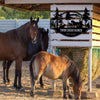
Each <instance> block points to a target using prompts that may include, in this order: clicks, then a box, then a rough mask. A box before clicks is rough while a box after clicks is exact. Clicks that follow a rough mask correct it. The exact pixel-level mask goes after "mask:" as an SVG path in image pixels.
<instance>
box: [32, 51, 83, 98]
mask: <svg viewBox="0 0 100 100" xmlns="http://www.w3.org/2000/svg"><path fill="white" fill-rule="evenodd" d="M30 74H31V85H32V87H31V96H34V94H35V92H34V90H35V83H36V80H38V79H39V78H40V77H41V75H44V76H46V77H48V78H49V79H53V80H56V79H62V81H63V97H64V98H66V81H67V79H68V78H69V77H71V78H72V79H73V83H74V84H73V90H74V95H75V98H76V99H79V98H80V96H81V89H82V83H83V81H82V79H81V77H80V72H79V69H78V68H77V67H76V65H75V64H74V62H73V61H71V60H70V59H69V58H68V57H60V56H55V55H51V54H50V53H48V52H45V51H42V52H39V53H38V54H36V55H35V56H33V57H32V61H31V63H30Z"/></svg>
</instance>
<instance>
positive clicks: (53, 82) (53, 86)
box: [52, 80, 56, 91]
mask: <svg viewBox="0 0 100 100" xmlns="http://www.w3.org/2000/svg"><path fill="white" fill-rule="evenodd" d="M55 90H56V83H55V80H52V91H55Z"/></svg>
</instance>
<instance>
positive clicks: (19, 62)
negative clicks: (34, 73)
mask: <svg viewBox="0 0 100 100" xmlns="http://www.w3.org/2000/svg"><path fill="white" fill-rule="evenodd" d="M21 66H22V59H17V60H16V68H15V80H14V87H16V89H20V88H21ZM17 78H18V79H19V81H18V86H17Z"/></svg>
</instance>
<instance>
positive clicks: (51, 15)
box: [50, 12, 93, 18]
mask: <svg viewBox="0 0 100 100" xmlns="http://www.w3.org/2000/svg"><path fill="white" fill-rule="evenodd" d="M62 13H63V12H59V14H62ZM79 13H80V14H83V13H84V12H79ZM54 14H55V12H51V13H50V17H51V18H53V17H54ZM89 14H90V16H89V17H90V18H92V15H93V14H92V12H90V13H89ZM65 17H66V14H64V15H62V18H65Z"/></svg>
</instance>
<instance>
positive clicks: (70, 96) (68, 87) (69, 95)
mask: <svg viewBox="0 0 100 100" xmlns="http://www.w3.org/2000/svg"><path fill="white" fill-rule="evenodd" d="M67 89H68V97H69V98H70V99H72V95H71V94H70V91H69V89H70V86H69V79H67Z"/></svg>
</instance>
